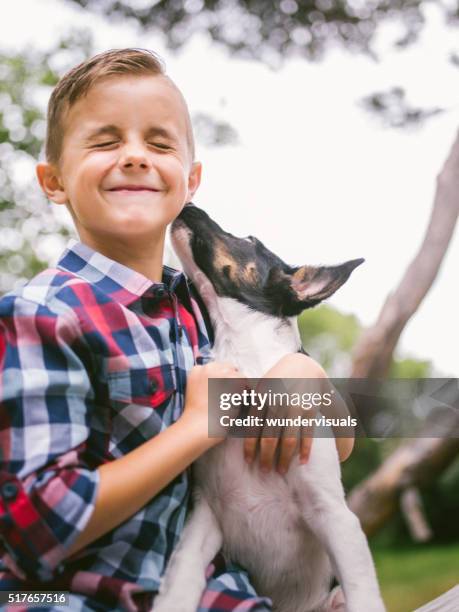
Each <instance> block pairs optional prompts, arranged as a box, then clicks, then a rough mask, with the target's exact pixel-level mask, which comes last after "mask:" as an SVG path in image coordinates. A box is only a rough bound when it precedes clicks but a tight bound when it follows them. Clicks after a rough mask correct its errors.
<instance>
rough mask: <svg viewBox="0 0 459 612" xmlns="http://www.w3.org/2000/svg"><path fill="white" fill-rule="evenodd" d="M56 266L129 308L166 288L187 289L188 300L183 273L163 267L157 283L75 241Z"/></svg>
mask: <svg viewBox="0 0 459 612" xmlns="http://www.w3.org/2000/svg"><path fill="white" fill-rule="evenodd" d="M57 267H58V268H59V269H60V270H64V271H66V272H71V273H72V274H75V275H76V276H79V277H81V278H83V279H84V280H86V281H88V282H90V283H92V284H93V285H96V286H97V287H98V289H100V290H102V291H103V292H104V293H106V294H107V295H110V297H111V298H113V299H115V300H116V301H118V302H121V303H122V304H124V305H126V306H127V305H129V304H131V303H132V302H134V301H135V300H137V299H139V298H140V297H142V296H146V295H148V294H151V295H152V296H154V295H157V294H159V293H160V292H161V290H162V291H164V288H165V289H167V290H169V291H170V292H176V293H177V291H179V293H182V290H183V289H184V290H185V295H186V296H187V297H189V288H188V285H187V280H186V278H185V275H184V274H183V272H180V271H179V270H175V269H174V268H171V267H169V266H166V265H164V266H163V271H162V281H161V282H160V283H155V282H153V281H151V280H150V279H149V278H147V277H146V276H144V275H143V274H140V272H136V271H135V270H132V269H131V268H128V267H127V266H125V265H123V264H121V263H119V262H117V261H114V260H113V259H110V258H109V257H106V256H105V255H102V253H98V252H97V251H95V250H94V249H92V248H91V247H90V246H88V245H87V244H84V243H83V242H79V241H78V240H74V239H73V238H71V239H70V240H69V242H68V243H67V246H66V249H65V251H64V253H63V254H62V255H61V257H60V259H59V261H58V263H57ZM182 287H183V289H182ZM179 289H180V290H179ZM182 295H183V294H182Z"/></svg>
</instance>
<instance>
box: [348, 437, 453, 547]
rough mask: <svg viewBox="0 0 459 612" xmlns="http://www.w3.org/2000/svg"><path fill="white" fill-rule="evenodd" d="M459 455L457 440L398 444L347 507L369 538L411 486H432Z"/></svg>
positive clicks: (417, 441) (387, 518)
mask: <svg viewBox="0 0 459 612" xmlns="http://www.w3.org/2000/svg"><path fill="white" fill-rule="evenodd" d="M458 453H459V438H418V439H414V440H410V441H409V442H406V443H405V444H402V445H401V446H400V447H399V448H398V449H397V450H395V451H394V452H393V453H392V455H390V457H388V458H387V459H386V461H384V463H383V464H382V465H381V466H380V467H379V468H378V469H377V470H376V472H375V473H374V474H372V475H371V476H370V477H369V478H367V479H366V480H364V481H363V482H361V483H360V484H359V485H357V486H356V487H355V488H354V489H353V490H352V491H351V494H350V495H349V498H348V504H349V507H350V508H351V510H352V511H353V512H355V514H356V515H357V516H358V517H359V519H360V522H361V524H362V528H363V530H364V532H365V533H366V534H367V535H368V536H370V535H372V534H373V533H375V532H376V531H378V529H380V528H381V527H382V526H383V525H384V524H385V523H386V521H387V520H389V519H390V518H391V516H392V515H393V514H394V513H395V512H396V510H397V508H398V504H399V496H400V495H401V494H402V493H403V491H404V490H405V489H406V488H408V487H411V486H415V487H418V486H419V487H422V486H425V485H426V484H429V483H431V482H433V481H434V480H435V479H436V478H437V477H438V476H439V475H440V474H441V473H442V472H443V470H444V469H445V468H447V467H448V465H450V463H451V462H452V461H453V460H454V458H455V457H456V456H457V454H458Z"/></svg>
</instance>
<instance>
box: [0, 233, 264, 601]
mask: <svg viewBox="0 0 459 612" xmlns="http://www.w3.org/2000/svg"><path fill="white" fill-rule="evenodd" d="M193 294H194V291H193V288H192V286H191V285H190V283H188V282H187V280H186V278H185V276H184V275H183V274H182V273H181V272H178V271H176V270H173V269H172V268H169V267H167V266H164V268H163V277H162V282H161V283H153V282H152V281H151V280H149V279H147V278H146V277H144V276H143V275H141V274H139V273H137V272H135V271H133V270H131V269H129V268H127V267H125V266H123V265H122V264H120V263H118V262H115V261H113V260H111V259H109V258H107V257H105V256H103V255H101V254H100V253H97V252H95V251H94V250H92V249H91V248H90V247H88V246H87V245H84V244H82V243H81V242H77V241H75V240H71V241H70V243H69V245H68V247H67V249H66V251H65V252H64V254H63V255H62V257H61V258H60V260H59V262H58V264H57V266H56V268H51V269H47V270H45V271H44V272H42V273H40V274H38V275H37V276H35V277H34V278H33V279H32V280H31V281H29V282H28V283H27V284H26V285H24V286H23V287H21V288H19V289H17V290H15V291H13V292H10V293H8V294H6V295H5V296H3V298H2V299H1V300H0V352H1V369H0V388H1V392H0V399H1V407H0V496H1V497H0V536H1V537H0V559H1V560H0V590H19V589H22V590H26V589H31V590H40V589H43V588H44V587H46V590H69V591H70V592H71V596H70V597H71V602H70V603H71V605H70V609H71V610H72V612H73V611H74V610H75V611H77V610H118V609H119V610H130V611H133V612H137V611H139V610H144V609H145V610H146V609H149V607H150V606H151V601H152V596H153V595H154V593H155V591H156V590H157V588H158V584H159V579H160V576H161V574H162V573H163V571H164V569H165V566H166V563H167V561H168V559H169V557H170V554H171V552H172V549H173V547H174V545H175V544H176V543H177V540H178V537H179V535H180V533H181V530H182V527H183V524H184V520H185V514H186V509H187V502H188V495H189V477H188V473H187V472H185V473H183V474H181V475H180V476H178V477H177V478H175V479H174V480H173V481H172V482H171V483H170V484H169V485H168V486H167V487H166V488H165V489H164V490H163V491H162V492H161V494H160V495H158V496H156V497H155V498H153V499H152V500H151V501H150V502H149V503H148V504H147V505H146V506H145V507H144V508H142V509H141V510H140V511H139V512H137V513H136V514H135V515H134V516H132V517H131V518H130V519H129V520H127V521H126V522H124V523H122V524H121V525H119V526H118V527H117V528H116V529H114V530H113V531H111V532H109V533H107V534H106V535H105V536H103V537H101V538H99V539H98V540H97V541H95V542H93V543H92V544H91V545H89V546H88V547H87V548H85V549H84V550H82V551H80V552H79V553H77V554H76V555H74V556H73V557H71V558H68V559H66V555H67V553H66V551H67V550H68V549H69V547H70V546H71V545H72V543H73V542H74V540H75V539H76V537H77V536H78V534H79V533H80V532H81V531H82V530H83V529H84V527H85V525H86V524H87V522H88V520H89V517H90V516H91V513H92V511H93V508H94V503H95V498H96V495H97V487H98V471H97V468H98V467H99V466H100V465H102V464H104V463H106V462H108V461H111V460H113V459H117V458H119V457H122V456H123V455H124V454H126V453H128V452H130V451H131V450H133V449H135V448H136V447H138V446H139V445H140V444H142V443H143V442H145V441H146V440H148V439H150V438H151V437H152V436H154V435H156V434H158V433H159V432H161V431H162V430H164V429H165V428H166V427H168V426H169V425H171V424H172V423H173V422H175V421H176V420H177V419H178V418H179V417H180V415H181V414H182V411H183V406H184V397H185V388H186V377H187V373H188V372H189V370H190V369H191V368H192V367H193V366H194V365H195V364H196V363H199V364H204V363H206V362H208V361H210V360H211V350H210V343H209V338H208V334H207V331H206V326H205V324H204V319H203V316H202V313H201V311H200V308H199V306H198V303H197V301H196V296H195V295H194V296H193ZM120 486H122V483H120ZM14 609H15V611H16V612H18V610H19V608H17V607H15V608H14ZM36 609H38V608H36ZM39 609H40V610H42V609H43V608H39ZM47 609H48V610H53V609H54V608H47ZM55 609H56V610H57V609H60V608H55ZM266 609H269V600H266V599H263V598H259V597H257V596H256V594H255V592H254V591H253V589H252V587H251V586H250V583H249V581H248V578H247V575H246V574H245V572H244V571H242V570H241V569H239V568H236V567H234V566H225V567H222V568H219V569H215V570H214V571H213V572H212V575H211V577H210V578H209V584H208V590H207V591H206V593H205V594H204V596H203V607H201V608H200V610H201V611H204V610H214V611H217V610H257V611H258V610H266Z"/></svg>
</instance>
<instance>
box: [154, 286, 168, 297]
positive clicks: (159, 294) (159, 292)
mask: <svg viewBox="0 0 459 612" xmlns="http://www.w3.org/2000/svg"><path fill="white" fill-rule="evenodd" d="M155 295H156V297H159V298H161V297H164V296H165V295H166V290H165V289H163V287H158V289H156V291H155Z"/></svg>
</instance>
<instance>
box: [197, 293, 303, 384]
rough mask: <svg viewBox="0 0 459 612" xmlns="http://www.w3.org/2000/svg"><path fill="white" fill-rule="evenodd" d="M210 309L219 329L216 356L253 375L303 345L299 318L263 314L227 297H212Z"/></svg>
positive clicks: (215, 349)
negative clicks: (299, 329) (298, 322)
mask: <svg viewBox="0 0 459 612" xmlns="http://www.w3.org/2000/svg"><path fill="white" fill-rule="evenodd" d="M208 308H209V314H210V317H211V319H212V324H213V326H214V331H215V342H214V347H213V354H214V358H215V359H216V360H218V361H226V362H228V363H231V364H234V365H235V366H236V367H238V368H239V370H240V371H241V372H242V373H243V374H244V375H245V376H247V377H249V378H250V377H252V378H258V377H260V376H262V375H263V374H265V372H267V370H269V369H270V368H271V367H272V366H273V365H274V364H275V363H276V362H277V361H278V360H279V359H280V358H281V357H283V356H284V355H287V354H288V353H295V352H296V351H298V349H299V347H300V346H301V340H300V334H299V331H298V324H297V319H296V317H286V318H280V317H275V316H271V315H267V314H263V313H261V312H257V311H255V310H253V309H251V308H249V307H248V306H246V305H245V304H241V303H240V302H238V301H237V300H235V299H232V298H224V297H217V298H216V299H214V300H212V304H209V305H208Z"/></svg>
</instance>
